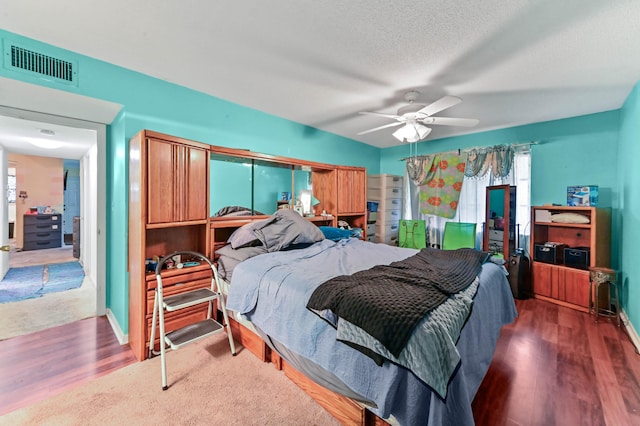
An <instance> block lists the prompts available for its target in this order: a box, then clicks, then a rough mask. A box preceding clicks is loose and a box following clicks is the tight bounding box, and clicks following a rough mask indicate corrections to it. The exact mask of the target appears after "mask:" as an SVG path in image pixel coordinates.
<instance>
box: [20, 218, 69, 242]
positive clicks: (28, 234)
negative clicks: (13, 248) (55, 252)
mask: <svg viewBox="0 0 640 426" xmlns="http://www.w3.org/2000/svg"><path fill="white" fill-rule="evenodd" d="M23 218H24V220H23V228H22V229H23V233H22V235H23V240H22V241H23V244H22V250H23V251H27V250H41V249H48V248H55V247H60V246H61V245H62V231H61V224H62V215H59V214H25V215H24V216H23Z"/></svg>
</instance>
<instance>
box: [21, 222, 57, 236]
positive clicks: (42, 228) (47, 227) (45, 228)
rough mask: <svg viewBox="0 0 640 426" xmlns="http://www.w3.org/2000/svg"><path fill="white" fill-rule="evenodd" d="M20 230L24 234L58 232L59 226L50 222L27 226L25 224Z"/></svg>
mask: <svg viewBox="0 0 640 426" xmlns="http://www.w3.org/2000/svg"><path fill="white" fill-rule="evenodd" d="M22 229H23V230H24V233H25V234H27V233H29V232H60V224H59V223H51V222H38V223H31V224H29V225H27V224H26V223H25V224H24V226H23V227H22Z"/></svg>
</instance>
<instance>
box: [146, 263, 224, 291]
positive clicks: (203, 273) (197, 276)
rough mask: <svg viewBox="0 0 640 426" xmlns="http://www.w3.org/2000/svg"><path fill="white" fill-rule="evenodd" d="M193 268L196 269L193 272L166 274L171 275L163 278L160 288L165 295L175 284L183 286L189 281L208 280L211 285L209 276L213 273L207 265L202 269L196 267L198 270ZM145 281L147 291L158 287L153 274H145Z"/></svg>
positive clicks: (186, 269) (184, 271)
mask: <svg viewBox="0 0 640 426" xmlns="http://www.w3.org/2000/svg"><path fill="white" fill-rule="evenodd" d="M195 268H196V267H194V270H190V269H191V268H184V269H175V270H173V271H170V272H168V273H169V274H171V275H169V276H163V277H162V286H163V287H164V290H165V293H166V292H167V289H168V288H169V287H171V286H172V285H177V284H180V285H184V284H185V283H188V282H190V281H197V280H202V279H208V280H209V283H211V275H212V274H213V271H212V270H211V268H210V267H209V265H207V266H206V267H202V266H201V267H198V268H199V269H195ZM174 271H180V272H181V273H177V274H176V273H175V272H174ZM162 274H163V275H164V274H165V272H163V273H162ZM146 280H147V290H152V289H155V288H156V286H157V285H158V281H157V279H156V275H155V274H147V276H146Z"/></svg>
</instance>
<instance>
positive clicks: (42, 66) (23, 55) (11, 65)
mask: <svg viewBox="0 0 640 426" xmlns="http://www.w3.org/2000/svg"><path fill="white" fill-rule="evenodd" d="M4 65H5V68H8V69H12V70H14V71H19V72H27V73H29V74H32V75H37V76H40V77H43V78H46V79H51V80H54V81H58V82H62V83H65V84H73V85H77V83H76V79H77V75H78V69H77V68H78V66H77V63H76V62H74V61H67V60H64V59H61V58H56V57H54V56H50V55H46V54H43V53H40V52H37V51H35V50H32V49H27V48H25V47H21V46H18V45H16V44H15V43H10V42H7V41H6V40H5V44H4Z"/></svg>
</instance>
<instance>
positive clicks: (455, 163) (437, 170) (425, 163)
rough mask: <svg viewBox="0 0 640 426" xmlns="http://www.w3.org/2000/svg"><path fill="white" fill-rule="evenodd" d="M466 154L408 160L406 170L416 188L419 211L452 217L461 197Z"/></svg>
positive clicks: (427, 156)
mask: <svg viewBox="0 0 640 426" xmlns="http://www.w3.org/2000/svg"><path fill="white" fill-rule="evenodd" d="M466 163H467V154H466V153H462V154H460V153H458V152H448V153H440V154H433V155H426V156H419V157H417V156H416V157H412V158H409V159H407V167H406V170H407V171H406V173H407V177H408V179H405V180H410V181H411V182H412V183H413V185H415V186H416V187H417V188H418V190H417V206H418V208H419V212H420V214H423V215H437V216H442V217H445V218H453V217H454V216H455V215H456V211H457V209H458V200H459V198H460V190H461V189H462V181H463V179H464V170H465V166H466Z"/></svg>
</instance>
